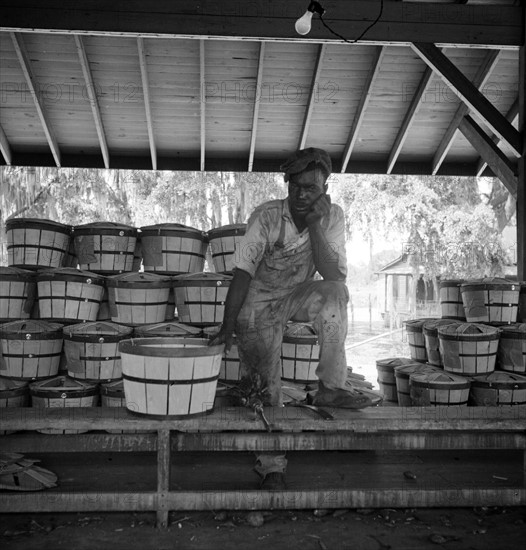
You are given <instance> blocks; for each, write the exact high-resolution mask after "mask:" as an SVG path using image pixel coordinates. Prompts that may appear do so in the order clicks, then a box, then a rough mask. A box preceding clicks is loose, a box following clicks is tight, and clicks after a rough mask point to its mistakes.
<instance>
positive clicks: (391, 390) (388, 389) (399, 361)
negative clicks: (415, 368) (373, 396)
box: [376, 357, 422, 403]
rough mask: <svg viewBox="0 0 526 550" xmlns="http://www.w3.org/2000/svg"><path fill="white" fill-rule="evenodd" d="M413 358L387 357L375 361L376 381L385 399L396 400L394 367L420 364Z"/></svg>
mask: <svg viewBox="0 0 526 550" xmlns="http://www.w3.org/2000/svg"><path fill="white" fill-rule="evenodd" d="M421 364H422V363H419V362H417V361H415V360H414V359H411V358H408V357H388V358H386V359H378V360H377V361H376V372H377V374H378V378H377V382H378V386H379V388H380V393H381V394H382V395H383V397H384V399H385V400H386V401H393V402H395V403H396V402H398V391H397V388H396V378H395V368H396V367H400V366H406V365H421Z"/></svg>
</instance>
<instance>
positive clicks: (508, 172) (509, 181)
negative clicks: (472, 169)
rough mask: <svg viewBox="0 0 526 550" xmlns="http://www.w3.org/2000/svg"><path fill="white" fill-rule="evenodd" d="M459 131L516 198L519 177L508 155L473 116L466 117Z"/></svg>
mask: <svg viewBox="0 0 526 550" xmlns="http://www.w3.org/2000/svg"><path fill="white" fill-rule="evenodd" d="M458 129H459V130H460V131H461V132H462V135H463V136H464V137H465V138H466V139H467V140H468V141H469V142H470V143H471V145H472V146H473V147H474V148H475V149H476V150H477V151H478V153H479V155H480V156H481V157H482V158H483V159H484V160H485V161H486V162H487V164H488V166H489V167H490V168H491V170H492V171H493V173H494V174H495V175H496V176H497V177H498V178H499V179H500V181H502V183H503V184H504V186H505V187H506V189H507V190H508V191H509V192H510V193H511V194H512V195H513V196H514V197H515V198H516V197H517V176H516V175H515V173H514V171H513V168H512V166H511V165H510V162H509V160H508V158H507V157H506V155H504V153H503V152H502V151H501V150H500V149H499V148H498V147H497V145H496V144H495V142H494V141H493V140H492V139H491V138H490V136H488V135H487V134H486V133H485V132H484V130H482V128H481V127H480V126H479V125H478V124H477V123H476V122H475V121H474V120H473V118H471V116H469V115H467V116H465V117H464V118H463V119H462V120H461V121H460V124H459V125H458Z"/></svg>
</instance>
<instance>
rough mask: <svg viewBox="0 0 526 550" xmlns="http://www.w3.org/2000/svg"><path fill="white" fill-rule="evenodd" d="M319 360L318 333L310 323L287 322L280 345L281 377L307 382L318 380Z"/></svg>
mask: <svg viewBox="0 0 526 550" xmlns="http://www.w3.org/2000/svg"><path fill="white" fill-rule="evenodd" d="M319 362H320V345H319V343H318V335H317V334H316V333H315V332H314V329H313V327H312V324H310V323H288V324H287V326H286V327H285V330H284V332H283V343H282V345H281V378H283V380H287V381H293V382H298V383H308V382H312V381H316V380H318V377H317V376H316V369H317V368H318V364H319Z"/></svg>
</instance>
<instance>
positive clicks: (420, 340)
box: [404, 317, 436, 363]
mask: <svg viewBox="0 0 526 550" xmlns="http://www.w3.org/2000/svg"><path fill="white" fill-rule="evenodd" d="M426 321H436V319H434V318H431V317H425V318H422V319H409V320H408V321H404V327H405V332H406V334H407V343H408V344H409V355H410V356H411V359H413V360H414V361H419V362H420V363H425V362H426V361H427V350H426V342H425V340H424V333H423V328H424V323H425V322H426Z"/></svg>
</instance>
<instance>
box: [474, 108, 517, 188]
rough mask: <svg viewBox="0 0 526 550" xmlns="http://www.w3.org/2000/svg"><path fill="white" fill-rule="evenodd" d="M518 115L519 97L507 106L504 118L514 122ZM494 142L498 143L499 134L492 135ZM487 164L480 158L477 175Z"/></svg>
mask: <svg viewBox="0 0 526 550" xmlns="http://www.w3.org/2000/svg"><path fill="white" fill-rule="evenodd" d="M518 117H519V99H518V98H517V99H516V100H515V101H514V102H513V105H512V106H511V107H510V108H509V110H508V112H507V113H506V120H509V121H510V122H511V123H512V124H514V123H515V120H516V119H517V118H518ZM491 139H492V140H493V141H494V142H495V144H497V145H498V144H499V143H500V142H501V139H500V138H499V136H496V135H493V136H492V138H491ZM487 166H488V164H487V162H485V161H484V159H480V160H479V162H478V164H477V174H476V175H477V176H478V177H480V176H482V174H483V173H484V170H485V169H486V167H487Z"/></svg>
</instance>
